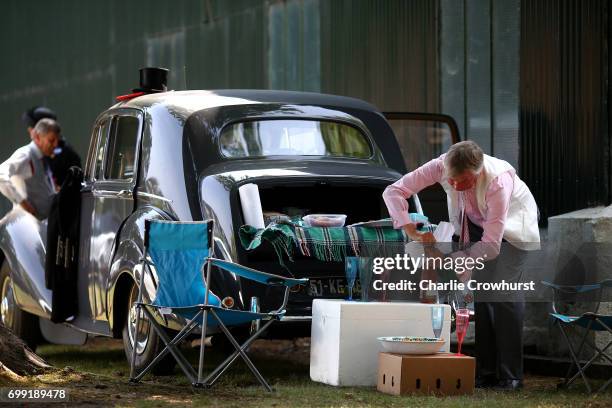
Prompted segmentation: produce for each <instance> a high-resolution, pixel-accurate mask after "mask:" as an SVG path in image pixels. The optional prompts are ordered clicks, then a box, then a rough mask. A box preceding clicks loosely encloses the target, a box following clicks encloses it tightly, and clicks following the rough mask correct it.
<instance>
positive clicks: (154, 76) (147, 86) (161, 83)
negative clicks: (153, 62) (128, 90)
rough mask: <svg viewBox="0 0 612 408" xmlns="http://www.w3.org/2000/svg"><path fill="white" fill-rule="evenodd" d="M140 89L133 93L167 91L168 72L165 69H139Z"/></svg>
mask: <svg viewBox="0 0 612 408" xmlns="http://www.w3.org/2000/svg"><path fill="white" fill-rule="evenodd" d="M139 71H140V87H138V88H136V89H134V90H133V92H146V93H155V92H166V91H167V90H168V72H169V71H168V70H167V69H166V68H158V67H147V68H140V70H139Z"/></svg>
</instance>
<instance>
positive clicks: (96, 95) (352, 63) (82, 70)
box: [0, 0, 439, 158]
mask: <svg viewBox="0 0 612 408" xmlns="http://www.w3.org/2000/svg"><path fill="white" fill-rule="evenodd" d="M1 7H2V10H3V12H2V13H0V44H1V50H2V51H1V52H2V56H3V59H2V60H3V62H2V64H0V78H1V80H0V123H1V124H2V127H1V129H2V130H1V132H2V138H3V141H4V143H2V145H1V146H0V158H5V157H8V156H9V155H10V153H11V152H12V151H13V150H14V149H15V148H17V147H19V146H20V145H22V144H25V143H26V142H27V141H28V139H27V134H26V132H25V129H24V127H23V125H22V123H21V121H20V115H21V113H22V112H23V111H24V110H25V109H26V108H28V107H30V106H33V105H38V104H44V105H47V106H49V107H51V108H52V109H54V110H56V111H57V113H58V115H59V118H60V122H61V124H62V125H63V128H64V135H65V137H66V138H67V139H68V140H69V142H70V143H72V144H73V145H74V146H75V147H76V148H77V150H78V151H79V152H80V153H82V154H83V155H84V154H85V152H86V150H87V145H88V143H89V132H90V128H91V125H92V123H93V120H94V119H95V117H96V116H97V114H98V113H99V112H100V111H102V110H104V109H105V108H107V107H108V106H109V105H111V104H112V103H113V98H114V97H115V96H116V95H118V94H122V93H126V92H128V91H129V90H130V89H131V88H133V87H135V86H136V85H137V81H138V72H137V71H138V68H140V67H142V66H145V65H160V66H166V67H168V68H170V69H171V76H170V86H171V87H172V88H174V89H185V88H190V89H198V88H204V89H219V88H272V89H292V90H308V91H315V92H328V93H335V94H341V95H350V96H355V97H360V98H363V99H365V100H368V101H370V102H372V103H374V104H376V105H377V106H378V107H379V108H381V109H383V110H409V111H410V110H411V111H414V110H430V111H437V109H438V104H439V103H438V100H439V97H438V93H439V92H438V88H439V86H438V74H437V72H438V71H437V66H438V58H437V41H438V40H437V32H438V29H437V15H438V1H429V0H411V1H402V0H387V1H373V0H333V1H328V0H286V1H272V0H267V1H266V0H231V1H215V0H200V1H160V0H156V1H129V2H126V1H77V0H61V1H53V2H49V1H43V0H36V1H35V0H25V1H24V0H20V1H17V0H8V1H4V2H3V3H2V5H1Z"/></svg>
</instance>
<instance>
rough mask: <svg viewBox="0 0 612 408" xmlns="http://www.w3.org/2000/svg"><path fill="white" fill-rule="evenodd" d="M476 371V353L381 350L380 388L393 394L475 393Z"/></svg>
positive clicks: (379, 358) (379, 361) (379, 365)
mask: <svg viewBox="0 0 612 408" xmlns="http://www.w3.org/2000/svg"><path fill="white" fill-rule="evenodd" d="M475 375H476V360H475V359H474V358H473V357H468V356H456V355H455V354H450V353H439V354H431V355H408V354H391V353H380V354H379V356H378V386H377V389H378V391H381V392H384V393H386V394H393V395H405V394H423V395H431V394H435V395H462V394H472V393H473V392H474V378H475Z"/></svg>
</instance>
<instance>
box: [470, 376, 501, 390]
mask: <svg viewBox="0 0 612 408" xmlns="http://www.w3.org/2000/svg"><path fill="white" fill-rule="evenodd" d="M497 384H498V381H497V378H495V377H492V376H485V377H478V378H476V384H475V386H476V388H491V387H495V386H496V385H497Z"/></svg>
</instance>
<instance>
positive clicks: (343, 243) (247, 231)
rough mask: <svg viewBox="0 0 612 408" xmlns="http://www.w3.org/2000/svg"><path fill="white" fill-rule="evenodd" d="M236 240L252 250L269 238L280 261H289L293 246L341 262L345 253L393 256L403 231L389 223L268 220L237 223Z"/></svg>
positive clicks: (400, 245)
mask: <svg viewBox="0 0 612 408" xmlns="http://www.w3.org/2000/svg"><path fill="white" fill-rule="evenodd" d="M240 241H241V243H242V245H243V247H244V248H245V249H246V250H253V249H255V248H257V247H258V246H260V245H261V243H262V241H267V242H269V243H270V244H271V245H272V247H273V248H274V250H275V251H276V254H277V255H278V257H279V260H280V262H281V264H282V260H283V257H284V256H286V257H287V258H288V259H289V260H290V261H293V254H294V251H295V250H296V249H297V250H298V251H299V253H301V254H302V255H303V256H308V257H315V258H316V259H318V260H321V261H335V262H342V261H343V260H344V258H345V257H346V256H394V255H395V254H398V253H403V251H404V244H405V239H404V234H403V232H402V231H401V230H399V229H398V230H396V229H393V228H392V227H366V226H347V227H300V226H295V225H289V224H276V223H271V224H269V225H268V226H267V227H266V228H264V229H256V228H254V227H252V226H249V225H243V226H242V227H240Z"/></svg>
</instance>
